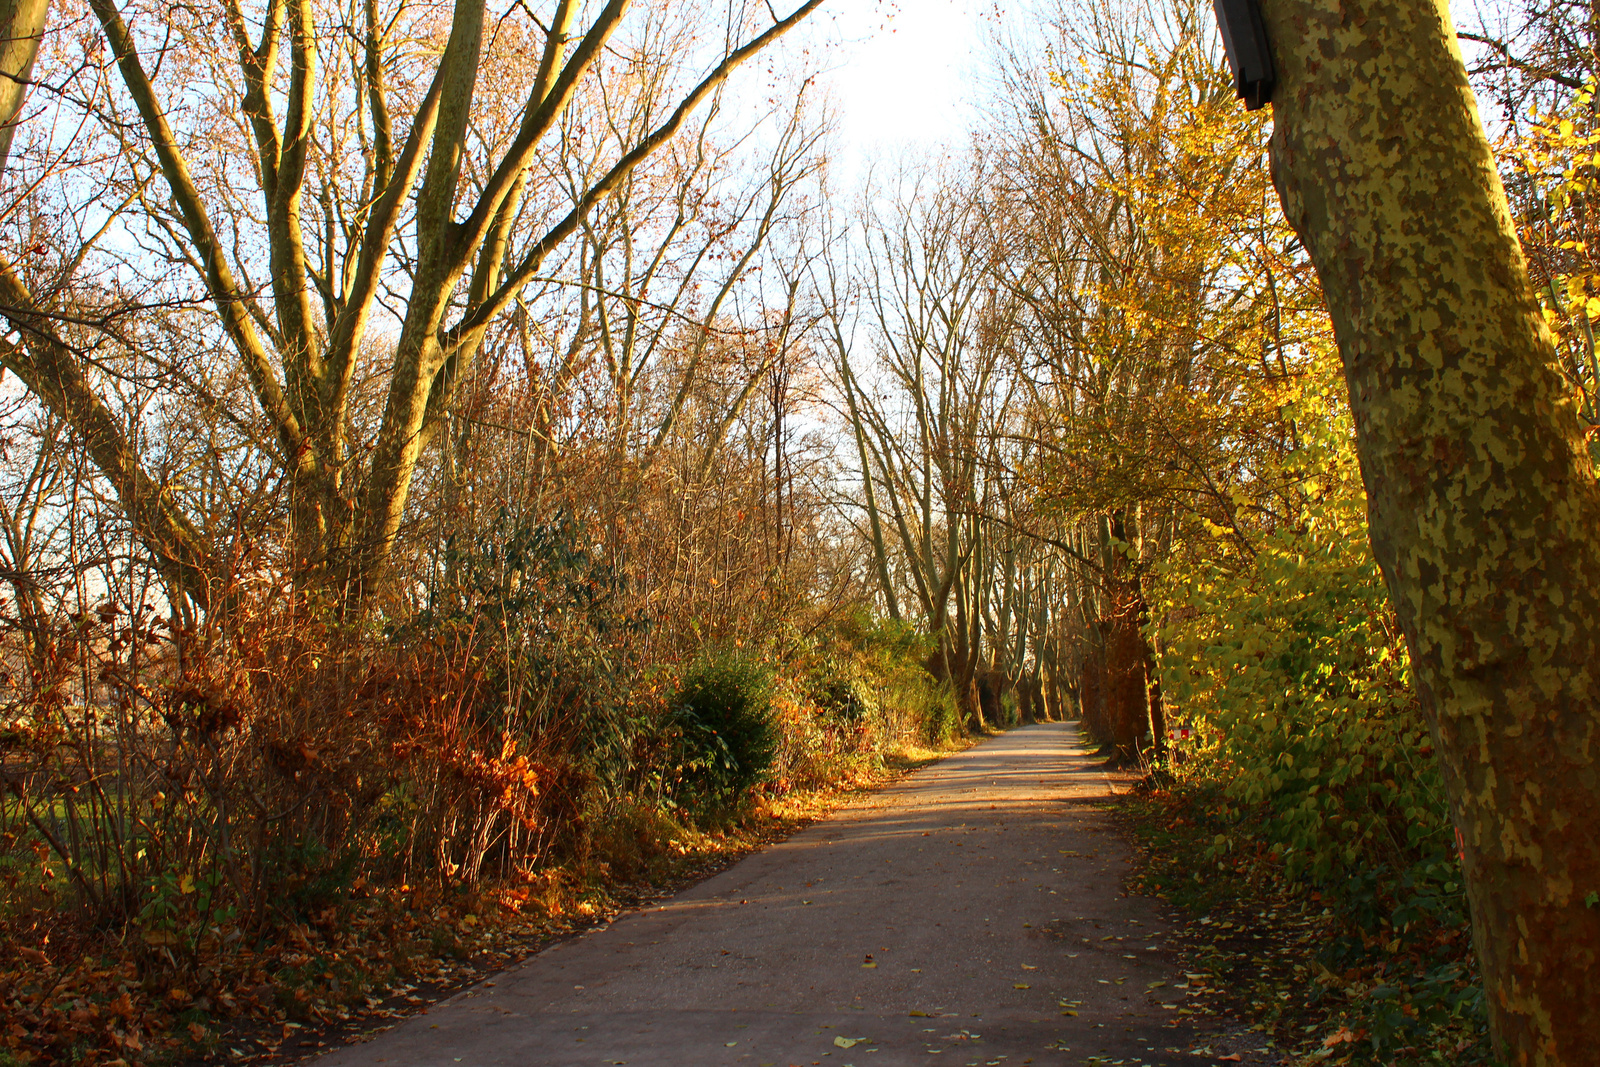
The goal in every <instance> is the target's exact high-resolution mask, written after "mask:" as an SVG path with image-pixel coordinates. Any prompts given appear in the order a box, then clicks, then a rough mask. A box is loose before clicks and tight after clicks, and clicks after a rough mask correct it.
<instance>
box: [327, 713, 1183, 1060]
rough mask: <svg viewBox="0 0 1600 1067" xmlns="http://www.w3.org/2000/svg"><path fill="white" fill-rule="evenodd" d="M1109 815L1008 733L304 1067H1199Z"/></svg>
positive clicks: (1160, 929) (1158, 934)
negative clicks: (1125, 889) (1098, 1060)
mask: <svg viewBox="0 0 1600 1067" xmlns="http://www.w3.org/2000/svg"><path fill="white" fill-rule="evenodd" d="M1108 792H1109V789H1108V786H1107V783H1106V780H1105V778H1104V776H1103V775H1102V774H1101V773H1100V772H1099V771H1098V770H1097V769H1096V765H1095V761H1094V759H1093V757H1092V756H1091V755H1090V754H1089V752H1088V751H1087V750H1086V749H1085V748H1084V747H1083V746H1082V745H1081V744H1080V743H1079V740H1078V736H1077V733H1076V731H1075V729H1074V728H1073V727H1071V726H1068V725H1061V724H1053V725H1042V726H1031V727H1026V728H1023V729H1019V730H1014V731H1012V732H1011V733H1008V734H1006V735H1004V736H1002V737H999V738H996V739H994V740H991V741H988V742H986V743H985V744H982V745H980V746H978V747H976V748H973V749H969V750H968V751H966V752H963V753H961V754H959V755H956V756H952V757H950V758H949V759H946V760H944V761H942V762H940V763H938V764H935V765H934V766H932V767H929V768H926V769H924V770H922V771H919V772H917V773H916V774H913V775H912V776H910V777H909V778H907V779H906V780H905V781H904V782H902V783H900V784H898V785H896V786H894V787H892V788H889V789H886V790H883V791H881V792H879V793H875V794H872V795H869V796H866V797H863V798H862V799H860V800H858V801H855V802H853V803H851V804H850V805H848V806H846V807H845V808H843V809H841V810H840V811H838V812H836V813H835V814H834V815H832V816H831V817H829V818H828V819H826V820H824V821H822V822H819V823H816V824H814V825H812V826H811V827H809V828H807V829H806V830H804V831H802V832H801V833H798V834H796V835H795V836H793V837H791V838H789V839H788V840H787V841H784V842H783V843H781V844H779V845H776V846H774V847H772V848H769V849H766V850H765V851H762V852H759V853H756V854H754V855H751V856H749V857H747V858H746V859H744V860H742V861H740V862H739V863H738V864H736V865H735V866H733V867H731V868H729V869H728V870H726V871H724V872H723V873H721V874H719V875H717V876H715V877H713V878H711V879H709V880H707V881H705V882H702V883H701V884H699V885H697V886H695V887H694V888H692V889H689V890H687V891H686V892H684V893H682V894H680V895H679V896H677V897H675V898H673V899H671V900H669V901H667V902H666V903H664V904H661V905H659V906H651V907H650V908H648V909H646V910H642V911H636V912H632V913H629V914H625V915H623V916H621V917H620V918H618V919H617V920H616V921H615V922H612V923H611V924H610V925H608V926H606V927H603V928H599V929H596V930H595V931H593V932H591V933H589V934H587V935H585V936H583V937H579V938H576V939H574V940H571V941H567V942H565V943H563V944H560V945H557V946H554V947H552V948H550V949H548V950H546V951H545V952H543V953H541V954H539V955H538V956H536V957H534V958H533V959H531V960H529V961H528V962H526V963H525V964H523V965H522V966H520V967H518V968H516V969H514V970H511V971H507V972H505V973H503V974H501V975H499V976H498V977H497V979H496V980H495V981H492V982H488V983H485V984H484V985H481V986H478V987H476V988H474V989H471V990H469V991H467V992H465V993H463V994H461V995H459V996H457V997H455V998H454V999H452V1000H450V1001H447V1002H445V1003H443V1004H440V1005H436V1006H435V1007H434V1008H433V1009H432V1010H430V1011H429V1012H428V1013H427V1014H425V1015H421V1016H418V1017H416V1018H413V1019H411V1020H409V1021H407V1022H406V1023H404V1024H402V1025H400V1026H398V1027H396V1028H395V1029H393V1030H391V1031H389V1032H387V1033H385V1034H383V1035H381V1036H380V1037H378V1038H376V1039H375V1040H373V1041H372V1042H370V1043H367V1044H363V1045H355V1046H350V1047H347V1048H345V1049H343V1050H341V1051H339V1052H336V1053H334V1054H332V1055H330V1056H327V1057H325V1058H323V1059H322V1060H320V1061H318V1062H319V1065H320V1067H356V1065H360V1067H372V1065H377V1064H386V1065H396V1067H455V1065H456V1064H462V1065H464V1067H492V1065H501V1064H504V1065H517V1067H523V1065H539V1067H543V1065H562V1067H565V1065H573V1067H602V1065H615V1064H630V1065H633V1067H646V1065H667V1064H671V1065H699V1064H719V1065H720V1064H728V1065H735V1064H737V1065H751V1067H761V1065H771V1067H788V1065H791V1064H799V1065H814V1067H898V1065H901V1064H932V1065H951V1064H990V1065H1004V1067H1017V1065H1019V1064H1028V1063H1033V1064H1041V1065H1042V1064H1081V1063H1084V1062H1085V1061H1089V1060H1090V1058H1091V1057H1102V1058H1103V1059H1104V1060H1111V1061H1115V1060H1122V1061H1124V1062H1126V1063H1141V1062H1142V1063H1148V1064H1164V1063H1176V1062H1186V1063H1190V1064H1193V1063H1195V1062H1197V1061H1196V1060H1195V1059H1193V1058H1192V1057H1190V1056H1187V1055H1184V1056H1178V1055H1173V1054H1171V1053H1168V1052H1166V1051H1165V1050H1166V1049H1167V1048H1169V1047H1172V1048H1174V1049H1176V1048H1185V1047H1188V1046H1189V1045H1191V1043H1192V1042H1193V1040H1194V1038H1193V1037H1191V1036H1189V1035H1188V1034H1187V1033H1186V1031H1185V1030H1174V1029H1170V1028H1169V1027H1170V1026H1171V1025H1172V1024H1173V1023H1174V1021H1175V1020H1177V1019H1178V1018H1179V1016H1178V1012H1177V1010H1176V1009H1175V1008H1163V1007H1162V1003H1161V1002H1162V1001H1166V1002H1168V1003H1174V1002H1176V1001H1178V1000H1179V999H1180V998H1181V997H1182V996H1183V994H1182V992H1181V991H1179V990H1177V989H1176V988H1175V987H1176V986H1177V985H1178V984H1179V983H1181V982H1183V980H1184V979H1183V977H1182V975H1181V974H1179V973H1178V972H1177V969H1176V963H1175V961H1174V960H1173V959H1172V958H1171V956H1169V954H1168V953H1167V952H1166V951H1165V949H1164V948H1163V947H1162V944H1163V941H1164V938H1163V936H1162V935H1163V933H1164V932H1165V931H1166V930H1167V929H1168V923H1167V922H1165V921H1164V920H1163V918H1162V916H1161V914H1160V913H1159V912H1158V911H1157V909H1156V907H1155V905H1154V903H1153V902H1151V901H1148V900H1144V899H1142V898H1137V897H1134V898H1127V897H1123V896H1121V895H1120V886H1121V884H1122V880H1123V877H1124V876H1125V874H1126V870H1127V849H1126V847H1125V846H1124V845H1123V843H1122V841H1121V840H1120V838H1119V837H1118V836H1117V835H1116V833H1115V831H1114V830H1113V829H1112V828H1111V826H1110V824H1109V822H1108V820H1107V818H1106V816H1105V815H1104V814H1102V813H1101V812H1099V811H1097V810H1096V809H1095V808H1094V807H1093V806H1092V802H1093V801H1096V800H1099V799H1101V798H1103V797H1105V796H1107V795H1108ZM1154 983H1165V984H1164V985H1160V986H1156V987H1155V988H1154V989H1152V988H1151V986H1152V985H1153V984H1154ZM1067 1010H1070V1011H1076V1012H1077V1013H1078V1014H1077V1015H1076V1016H1071V1015H1066V1014H1063V1012H1064V1011H1067ZM847 1043H848V1044H847Z"/></svg>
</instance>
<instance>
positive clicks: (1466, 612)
mask: <svg viewBox="0 0 1600 1067" xmlns="http://www.w3.org/2000/svg"><path fill="white" fill-rule="evenodd" d="M1263 8H1264V9H1265V13H1266V20H1267V28H1268V32H1269V35H1270V37H1271V39H1272V41H1273V44H1274V50H1275V56H1276V59H1277V64H1278V70H1279V74H1280V81H1279V84H1278V89H1277V95H1276V98H1275V100H1274V111H1275V115H1274V118H1275V122H1276V133H1275V134H1274V137H1273V160H1274V166H1275V172H1276V181H1277V183H1278V189H1279V192H1280V194H1281V196H1282V199H1283V203H1284V209H1285V211H1286V212H1287V214H1288V217H1289V219H1290V221H1291V222H1292V223H1293V224H1294V226H1295V228H1296V229H1297V230H1298V231H1299V233H1300V234H1301V235H1302V237H1303V239H1304V241H1305V244H1306V247H1307V248H1308V249H1309V251H1310V254H1311V256H1312V259H1313V260H1314V261H1315V263H1316V266H1317V269H1318V273H1319V274H1320V275H1321V278H1322V285H1323V288H1324V290H1325V292H1326V294H1327V301H1328V306H1329V309H1330V311H1331V312H1332V315H1333V323H1334V329H1335V333H1336V335H1337V337H1338V341H1339V348H1340V353H1341V355H1342V357H1343V360H1344V366H1345V373H1346V376H1347V378H1348V381H1349V387H1350V401H1351V406H1352V409H1353V411H1354V414H1355V420H1356V433H1357V447H1358V451H1359V453H1360V457H1361V464H1362V471H1363V474H1364V476H1365V479H1366V483H1367V489H1368V494H1369V498H1370V504H1369V507H1370V523H1371V534H1372V545H1373V551H1374V553H1375V555H1376V557H1377V559H1378V562H1379V564H1380V565H1381V566H1382V568H1383V572H1384V575H1385V577H1386V579H1387V580H1388V584H1389V588H1390V592H1391V594H1392V595H1393V598H1394V603H1395V607H1396V610H1397V612H1398V613H1399V617H1400V620H1401V622H1402V624H1403V626H1404V628H1405V632H1406V638H1407V641H1408V643H1409V645H1410V649H1411V656H1412V661H1413V669H1414V671H1415V677H1416V684H1417V687H1418V689H1419V691H1420V692H1421V695H1422V700H1423V704H1424V706H1425V707H1426V708H1427V710H1428V712H1429V713H1430V715H1431V716H1432V717H1433V721H1434V725H1435V729H1436V732H1437V740H1438V751H1439V753H1440V756H1441V758H1442V761H1443V765H1444V771H1445V778H1446V782H1447V784H1448V788H1449V793H1450V800H1451V805H1452V810H1453V814H1454V818H1455V823H1456V826H1457V828H1458V829H1459V831H1460V833H1461V836H1462V839H1463V842H1464V854H1465V868H1466V878H1467V887H1468V894H1469V897H1470V899H1471V904H1472V916H1473V933H1474V937H1475V940H1476V943H1477V947H1478V955H1479V959H1480V961H1481V963H1482V970H1483V978H1484V983H1485V991H1486V993H1487V999H1488V1004H1489V1013H1490V1022H1491V1026H1492V1029H1493V1032H1494V1035H1495V1039H1496V1041H1497V1042H1498V1043H1499V1044H1500V1045H1501V1046H1502V1048H1503V1050H1504V1052H1505V1054H1506V1056H1507V1058H1508V1059H1509V1060H1510V1061H1511V1062H1512V1063H1514V1064H1528V1065H1533V1064H1544V1065H1577V1064H1592V1063H1594V1062H1595V1055H1596V1049H1600V1010H1596V1005H1600V906H1597V902H1600V897H1597V896H1596V894H1597V893H1600V843H1597V842H1600V837H1597V834H1596V828H1597V827H1600V670H1597V667H1596V664H1597V663H1600V585H1597V582H1596V576H1597V575H1600V491H1597V488H1596V484H1595V472H1594V470H1593V469H1592V467H1591V465H1590V462H1589V459H1588V455H1587V450H1586V449H1585V447H1584V440H1583V435H1582V432H1581V428H1580V424H1579V418H1578V409H1577V404H1576V400H1575V390H1574V389H1573V388H1572V386H1571V385H1570V384H1569V383H1568V382H1567V381H1565V380H1564V379H1563V377H1562V375H1561V373H1560V372H1559V370H1558V369H1557V364H1556V357H1555V352H1554V349H1553V346H1552V344H1551V340H1550V336H1549V333H1548V331H1547V329H1546V327H1545V323H1544V320H1543V318H1542V316H1541V313H1540V308H1539V305H1538V303H1537V302H1536V300H1535V299H1534V295H1533V293H1532V291H1531V287H1530V286H1529V283H1528V277H1527V271H1526V268H1525V265H1524V261H1523V257H1522V253H1521V251H1520V249H1519V247H1518V245H1517V239H1516V235H1515V231H1514V230H1513V228H1512V221H1511V218H1510V215H1509V212H1508V210H1507V207H1506V200H1505V194H1504V191H1503V190H1502V188H1501V185H1500V180H1499V177H1498V176H1497V173H1496V170H1495V162H1494V158H1493V156H1492V155H1491V153H1490V150H1489V145H1488V143H1487V140H1486V138H1485V134H1484V130H1483V127H1482V124H1481V122H1480V121H1479V117H1478V113H1477V108H1476V104H1475V102H1474V99H1473V95H1472V92H1471V89H1470V88H1469V87H1468V83H1467V75H1466V70H1465V68H1464V66H1463V64H1462V60H1461V56H1460V53H1459V51H1458V49H1457V46H1456V44H1455V40H1454V36H1455V35H1454V29H1453V27H1452V24H1451V21H1450V15H1449V12H1448V9H1447V7H1446V6H1445V4H1444V3H1443V2H1442V0H1426V2H1425V0H1402V2H1394V0H1384V2H1379V0H1338V2H1335V0H1263Z"/></svg>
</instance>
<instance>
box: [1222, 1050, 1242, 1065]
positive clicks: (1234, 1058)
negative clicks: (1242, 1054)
mask: <svg viewBox="0 0 1600 1067" xmlns="http://www.w3.org/2000/svg"><path fill="white" fill-rule="evenodd" d="M1217 1059H1219V1060H1227V1061H1228V1062H1230V1063H1238V1062H1239V1054H1238V1053H1237V1052H1231V1053H1229V1054H1228V1055H1226V1056H1218V1057H1217Z"/></svg>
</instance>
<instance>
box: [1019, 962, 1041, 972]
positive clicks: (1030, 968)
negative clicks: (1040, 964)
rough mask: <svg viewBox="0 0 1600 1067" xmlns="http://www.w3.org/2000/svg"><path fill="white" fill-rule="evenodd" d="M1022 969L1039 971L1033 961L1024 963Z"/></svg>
mask: <svg viewBox="0 0 1600 1067" xmlns="http://www.w3.org/2000/svg"><path fill="white" fill-rule="evenodd" d="M1022 969H1023V970H1025V971H1037V970H1038V969H1039V968H1037V967H1035V966H1034V965H1033V964H1031V963H1024V964H1023V965H1022Z"/></svg>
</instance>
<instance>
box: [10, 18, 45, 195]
mask: <svg viewBox="0 0 1600 1067" xmlns="http://www.w3.org/2000/svg"><path fill="white" fill-rule="evenodd" d="M49 10H50V2H49V0H0V174H4V173H5V169H6V162H7V161H8V160H9V159H10V157H11V137H12V135H13V134H14V133H16V130H17V123H18V122H20V121H21V119H22V104H23V101H24V100H26V99H27V97H28V83H29V81H30V79H31V78H32V77H33V60H34V57H35V56H37V55H38V54H39V40H40V38H41V37H42V36H43V34H44V20H45V15H46V14H48V13H49Z"/></svg>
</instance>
